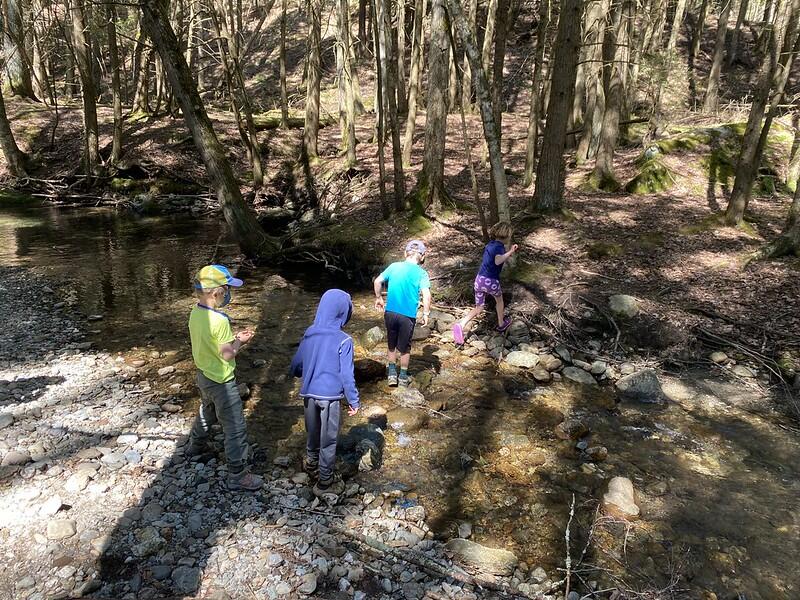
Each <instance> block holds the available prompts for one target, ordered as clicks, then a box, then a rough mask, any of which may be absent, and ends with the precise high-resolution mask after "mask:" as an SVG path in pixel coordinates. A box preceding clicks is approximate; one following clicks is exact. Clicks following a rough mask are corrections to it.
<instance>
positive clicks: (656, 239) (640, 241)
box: [630, 233, 664, 250]
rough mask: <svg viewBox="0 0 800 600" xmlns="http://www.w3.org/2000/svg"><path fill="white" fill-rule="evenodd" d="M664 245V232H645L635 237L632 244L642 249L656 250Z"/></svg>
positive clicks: (633, 246)
mask: <svg viewBox="0 0 800 600" xmlns="http://www.w3.org/2000/svg"><path fill="white" fill-rule="evenodd" d="M663 245H664V234H663V233H645V234H642V235H640V236H639V237H637V238H636V239H634V240H633V241H632V242H631V243H630V246H631V247H632V248H639V249H642V250H655V249H657V248H661V247H662V246H663Z"/></svg>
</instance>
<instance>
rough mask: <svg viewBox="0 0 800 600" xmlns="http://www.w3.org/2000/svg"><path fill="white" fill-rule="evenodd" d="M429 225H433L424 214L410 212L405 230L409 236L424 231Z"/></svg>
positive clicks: (428, 228)
mask: <svg viewBox="0 0 800 600" xmlns="http://www.w3.org/2000/svg"><path fill="white" fill-rule="evenodd" d="M431 227H433V225H432V224H431V222H430V221H429V220H428V219H427V218H426V217H425V216H424V215H417V214H412V215H411V216H410V217H409V219H408V221H407V227H406V232H407V234H408V235H409V236H415V235H419V234H420V233H425V232H426V231H428V230H430V228H431Z"/></svg>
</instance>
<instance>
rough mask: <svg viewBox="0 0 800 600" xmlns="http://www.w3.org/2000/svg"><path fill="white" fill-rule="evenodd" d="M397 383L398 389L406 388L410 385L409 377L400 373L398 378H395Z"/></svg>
mask: <svg viewBox="0 0 800 600" xmlns="http://www.w3.org/2000/svg"><path fill="white" fill-rule="evenodd" d="M397 383H398V384H399V385H400V387H408V386H409V385H411V377H409V376H408V373H400V376H399V377H398V378H397Z"/></svg>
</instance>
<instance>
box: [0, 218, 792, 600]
mask: <svg viewBox="0 0 800 600" xmlns="http://www.w3.org/2000/svg"><path fill="white" fill-rule="evenodd" d="M221 232H222V227H221V226H220V223H219V222H217V221H209V220H199V219H195V218H192V217H189V216H181V215H178V216H170V217H148V218H139V217H135V216H132V215H122V214H117V213H114V212H112V211H109V210H105V209H96V210H94V209H68V210H66V209H64V210H59V209H55V208H48V207H40V206H33V205H30V204H22V203H19V202H14V203H11V204H0V269H2V267H4V266H9V265H14V266H22V267H25V268H28V269H30V273H31V276H34V277H43V278H46V279H47V280H48V281H54V282H57V285H58V289H57V292H58V293H59V294H61V295H62V299H63V302H64V306H63V308H61V309H60V310H64V311H68V312H70V313H72V314H74V315H75V317H76V319H77V320H78V321H82V322H83V323H84V324H85V330H86V331H87V332H89V338H88V339H90V340H91V341H93V342H94V345H95V347H96V348H99V349H105V350H108V351H109V352H111V353H114V354H117V353H118V354H119V355H120V357H121V360H124V362H125V363H127V364H128V365H138V366H136V367H133V366H132V367H131V368H138V369H140V371H141V372H143V373H144V374H145V375H146V376H147V377H148V378H150V379H151V380H152V383H153V386H154V387H155V388H157V389H159V390H161V392H162V393H163V395H164V396H173V397H175V398H176V399H177V400H178V401H179V402H180V403H181V404H183V406H184V410H186V411H187V412H191V411H192V410H193V409H194V406H195V403H196V398H195V389H194V387H193V384H192V382H191V378H192V372H193V370H192V366H191V357H190V353H189V348H188V345H187V342H188V340H187V337H188V336H187V335H186V318H187V314H188V310H189V308H190V307H191V304H192V298H191V289H190V281H191V276H192V274H193V273H194V272H195V271H196V270H197V269H198V268H199V267H200V266H202V265H203V264H206V263H208V262H210V261H211V260H212V259H214V260H216V261H218V262H223V263H228V264H232V261H233V260H234V257H235V256H236V254H235V253H236V247H235V245H234V244H232V243H231V240H230V239H228V238H227V237H226V236H225V235H224V234H222V233H221ZM239 275H240V276H241V277H243V279H245V281H246V285H245V287H244V288H242V289H241V290H240V291H238V292H237V293H236V294H235V295H234V303H233V304H232V306H231V309H230V314H231V316H232V317H233V318H234V319H235V321H236V325H237V326H239V327H244V326H249V327H253V328H254V329H255V330H256V337H255V339H254V341H253V343H252V344H251V345H250V346H249V347H248V348H247V350H246V351H244V352H243V353H242V355H241V357H240V359H239V361H238V363H239V375H238V377H239V380H240V381H242V382H246V383H248V385H249V387H250V390H251V397H250V399H249V400H248V404H247V412H248V415H247V416H248V428H249V432H250V435H251V438H253V439H254V440H255V441H257V443H258V444H259V446H260V447H261V448H262V449H263V452H261V453H260V454H259V455H258V457H259V459H260V464H259V465H258V468H260V469H262V470H271V469H272V468H273V467H272V461H273V459H274V458H275V457H277V456H291V457H292V459H293V460H295V459H296V457H297V456H299V454H300V452H301V448H302V447H303V445H304V436H303V428H302V411H301V404H300V402H299V401H298V399H297V397H296V395H295V389H294V385H295V384H294V382H293V381H290V380H289V379H288V378H287V376H286V371H287V367H288V363H289V360H290V358H291V355H292V352H293V351H294V348H295V346H296V344H297V342H298V341H299V339H300V337H301V335H302V332H303V330H304V329H305V328H306V327H307V326H308V325H309V324H310V322H311V320H312V319H313V313H314V311H315V309H316V303H317V300H318V298H319V294H320V291H321V290H323V289H325V287H327V286H329V285H332V284H335V285H336V286H338V287H342V288H343V289H345V290H347V291H349V292H350V293H351V294H352V295H353V299H354V304H355V306H356V310H355V315H354V320H353V322H352V323H351V324H350V325H349V326H348V331H349V332H350V333H351V334H352V335H353V336H354V337H355V338H356V339H358V340H362V339H363V336H364V333H365V332H366V331H367V330H368V329H369V328H371V327H373V326H375V325H378V324H380V323H381V321H382V319H381V315H379V314H378V313H377V312H376V311H375V310H374V309H373V308H372V302H371V296H370V295H369V294H368V293H367V292H365V291H364V290H363V289H354V288H352V287H351V283H350V282H348V281H336V282H332V281H331V280H330V279H328V278H327V276H322V275H319V274H318V273H299V272H298V273H286V272H282V273H276V272H274V271H271V270H269V269H266V268H257V269H253V268H249V267H246V266H241V268H240V269H239ZM434 296H435V289H434ZM542 342H543V345H546V344H545V342H544V341H542ZM384 359H385V353H384V352H383V348H382V346H381V345H378V346H377V347H376V348H375V349H373V350H368V349H366V348H365V347H364V346H363V345H361V344H359V347H358V374H359V380H360V388H361V390H362V394H363V400H364V405H365V410H364V411H362V413H361V414H359V415H358V416H357V417H355V418H352V419H351V418H347V419H345V422H344V423H343V426H342V430H343V434H344V438H343V447H342V455H343V456H345V457H347V458H351V457H352V456H353V455H354V454H355V449H356V448H355V447H356V446H357V445H358V442H359V440H361V439H363V438H364V437H368V438H373V439H374V441H376V443H377V445H378V447H379V450H380V452H379V455H380V456H378V457H376V461H377V462H378V463H379V464H378V469H377V470H375V471H372V472H365V473H360V474H357V475H356V476H357V477H358V478H359V480H360V481H361V482H362V485H364V486H365V487H367V488H371V489H374V490H376V491H379V490H381V489H387V488H388V489H393V490H398V489H400V490H404V491H403V493H402V498H401V499H400V501H402V502H408V503H415V502H418V503H421V504H422V505H423V506H424V507H425V509H426V511H427V514H428V521H429V524H430V525H431V527H432V528H433V529H434V531H436V532H437V535H440V536H442V537H445V538H447V537H453V536H456V535H457V532H458V528H459V525H460V524H461V525H462V530H463V529H464V528H465V525H464V524H465V523H469V524H470V525H471V527H472V539H473V540H475V541H477V542H480V543H482V544H485V545H487V546H492V547H498V548H506V549H508V550H512V551H514V552H515V553H516V554H517V556H518V557H519V558H520V559H521V560H523V561H525V562H526V564H527V565H528V567H529V568H531V569H533V568H535V567H543V568H544V569H545V570H546V572H547V573H548V575H550V576H551V578H554V577H557V576H558V573H559V571H558V569H560V568H563V567H564V562H565V561H564V559H565V554H566V549H565V542H564V533H565V528H566V525H567V521H568V519H569V513H570V506H571V504H572V502H573V498H574V499H575V518H574V520H573V523H572V528H571V553H572V557H573V559H572V560H573V565H578V566H576V567H575V572H574V573H573V575H572V581H573V587H576V586H577V589H579V590H583V589H584V585H588V584H589V582H597V585H598V586H599V587H601V588H604V587H610V586H615V587H620V588H627V589H629V590H632V591H635V592H641V593H643V594H644V593H651V594H655V592H657V591H661V593H662V594H663V595H662V596H656V595H651V596H648V597H664V598H667V597H691V598H714V597H718V598H720V599H722V598H734V597H736V594H744V597H746V598H747V599H748V600H754V599H762V600H768V599H784V598H785V599H787V600H788V599H796V598H800V577H799V576H798V573H797V569H796V559H797V556H798V554H799V553H800V541H798V540H800V512H799V509H800V500H798V499H800V478H799V477H798V476H799V475H800V467H799V466H798V464H800V463H798V460H797V457H798V451H799V450H800V444H799V443H798V433H797V430H796V429H793V428H792V427H791V426H788V427H787V425H786V424H779V423H777V422H776V421H775V420H774V419H772V418H765V417H763V416H759V415H757V414H755V413H753V412H752V411H751V410H745V409H744V408H743V407H744V406H751V405H752V404H753V402H752V400H753V398H754V397H756V396H758V395H759V394H760V393H761V392H759V391H758V390H757V389H755V388H752V389H751V388H746V387H744V386H743V385H742V384H739V383H735V382H732V381H728V380H725V379H724V378H722V376H721V375H720V374H715V373H711V372H687V373H682V374H680V376H671V377H667V376H665V377H664V381H663V383H664V388H665V391H666V392H667V394H668V395H669V397H670V398H671V402H670V403H669V404H668V405H667V406H666V407H653V406H647V405H637V404H618V403H617V402H616V401H615V398H614V394H613V392H612V391H611V389H610V388H606V387H585V386H573V385H567V384H565V383H553V384H549V385H538V384H536V382H535V381H534V380H533V379H532V378H529V377H527V376H526V374H525V372H523V371H517V370H513V369H509V368H506V367H504V366H503V367H498V365H497V364H496V363H495V362H494V361H492V360H490V359H489V358H488V357H485V356H482V355H481V354H480V353H479V354H477V355H475V356H472V357H468V356H466V355H465V354H464V353H462V352H461V351H459V350H458V349H456V348H455V346H453V345H452V344H450V343H447V342H446V341H445V340H443V339H442V338H441V337H440V336H439V335H438V334H435V333H434V334H433V335H432V336H431V337H429V338H428V339H426V340H422V341H419V342H417V343H416V346H415V349H414V358H413V361H412V368H411V370H412V374H413V375H414V377H415V379H416V385H417V386H418V387H419V388H420V389H422V391H423V392H424V394H425V399H426V405H425V406H424V407H418V408H401V407H399V406H398V398H397V396H396V395H395V394H393V393H392V391H391V390H390V389H389V388H387V387H386V386H385V383H384V382H383V361H384ZM140 361H143V362H144V363H145V364H144V366H141V362H140ZM166 365H174V366H175V367H176V371H175V372H174V373H172V374H170V375H169V376H168V377H163V376H159V375H158V374H157V371H158V369H159V368H161V367H163V366H166ZM565 417H569V418H578V419H581V420H582V421H583V422H584V423H585V424H586V425H587V426H588V427H589V429H590V431H591V434H590V437H589V438H588V439H587V440H586V441H588V442H589V443H590V444H591V445H592V446H597V445H601V446H604V447H606V448H607V450H608V458H607V459H606V460H605V461H603V462H600V463H596V464H595V463H589V462H585V461H584V460H583V459H582V458H580V456H579V455H578V454H577V453H576V452H575V450H574V442H563V441H561V440H559V439H558V438H557V437H556V435H555V434H554V428H555V426H556V425H557V424H558V423H559V422H561V421H562V420H563V419H564V418H565ZM376 427H378V428H379V429H380V431H379V432H377V434H376V431H377V430H376ZM357 458H358V457H357V456H356V459H357ZM616 475H622V476H626V477H629V478H630V479H631V480H632V481H633V483H634V486H635V488H636V491H637V502H638V504H639V506H640V508H641V513H642V518H641V519H640V520H639V521H636V522H634V523H632V524H630V525H625V524H623V523H621V522H615V521H613V520H611V519H608V518H603V517H600V518H596V517H597V514H598V513H596V508H597V501H598V500H599V499H600V498H602V495H603V492H604V491H605V488H606V485H607V482H608V480H609V478H610V477H613V476H616ZM378 497H379V498H380V495H379V494H378ZM381 501H382V500H380V499H378V500H376V502H381ZM590 532H591V539H592V543H591V544H590V545H589V546H588V549H587V550H586V551H585V554H583V558H581V555H582V552H584V546H585V543H586V540H587V539H588V538H589V536H590ZM582 582H585V583H582ZM669 593H672V594H674V596H669V595H668V594H669ZM711 594H716V596H713V595H711ZM596 597H607V595H606V594H598V595H597V596H596ZM643 597H644V596H643Z"/></svg>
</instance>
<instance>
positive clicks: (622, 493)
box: [603, 477, 639, 521]
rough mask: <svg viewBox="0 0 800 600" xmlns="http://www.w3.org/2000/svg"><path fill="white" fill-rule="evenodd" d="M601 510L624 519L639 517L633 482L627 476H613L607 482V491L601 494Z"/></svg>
mask: <svg viewBox="0 0 800 600" xmlns="http://www.w3.org/2000/svg"><path fill="white" fill-rule="evenodd" d="M603 510H605V512H606V514H607V515H609V516H612V517H616V518H618V519H625V520H626V521H635V520H636V519H638V518H639V506H638V505H637V504H636V497H635V494H634V490H633V483H632V482H631V480H630V479H628V478H627V477H614V478H613V479H612V480H611V481H609V483H608V491H607V492H606V493H605V494H604V495H603Z"/></svg>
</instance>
